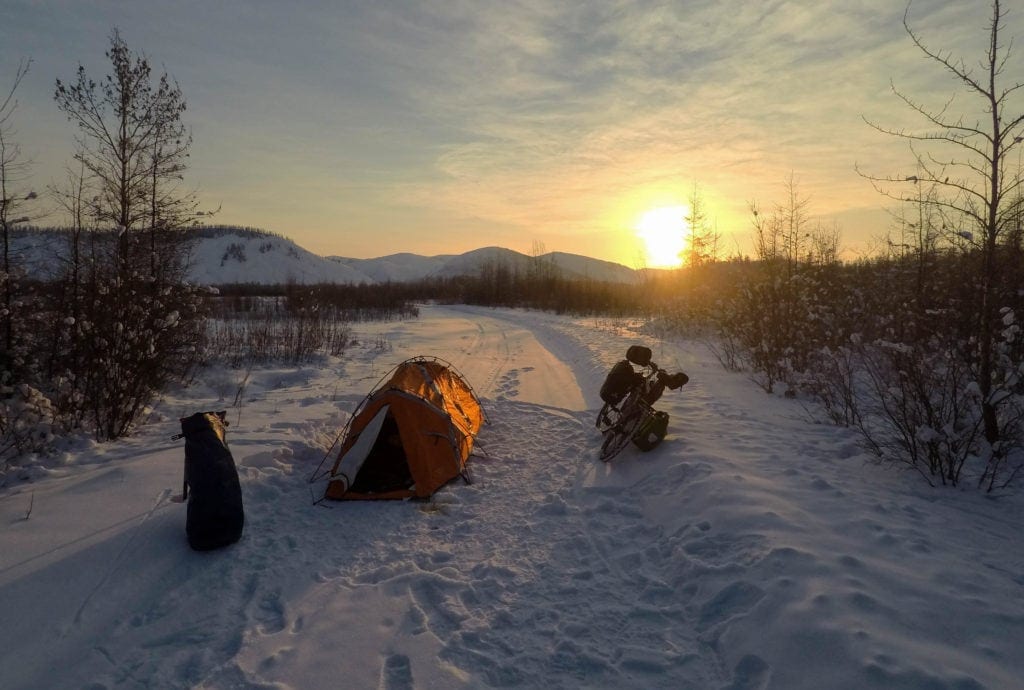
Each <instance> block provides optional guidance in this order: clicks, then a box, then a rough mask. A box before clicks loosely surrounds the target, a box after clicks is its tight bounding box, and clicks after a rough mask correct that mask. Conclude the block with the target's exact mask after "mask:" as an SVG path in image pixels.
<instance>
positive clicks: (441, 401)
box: [325, 357, 484, 500]
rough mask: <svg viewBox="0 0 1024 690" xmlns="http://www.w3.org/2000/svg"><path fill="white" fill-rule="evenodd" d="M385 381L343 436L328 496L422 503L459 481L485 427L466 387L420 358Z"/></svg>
mask: <svg viewBox="0 0 1024 690" xmlns="http://www.w3.org/2000/svg"><path fill="white" fill-rule="evenodd" d="M385 379H387V381H386V382H385V383H382V384H379V385H378V386H377V388H376V389H375V390H374V391H373V392H371V393H370V394H369V395H368V396H367V397H366V398H365V399H364V400H363V402H361V403H360V404H359V407H357V408H356V411H355V412H354V413H353V414H352V417H351V418H350V419H349V421H348V424H347V425H346V427H345V429H344V430H342V435H343V436H344V441H343V442H342V444H341V450H340V451H339V452H338V456H337V459H336V460H335V462H334V466H333V467H332V468H331V472H330V475H329V481H328V484H327V491H326V493H325V497H326V498H331V499H336V500H359V499H381V498H411V497H414V496H415V497H418V498H426V497H428V496H430V495H432V494H433V493H434V492H435V491H437V490H438V489H439V488H441V487H442V486H444V485H445V484H447V483H448V482H449V481H451V480H452V479H454V478H455V477H458V476H460V475H463V476H464V473H465V470H466V463H467V461H468V460H469V454H470V453H471V452H472V451H473V441H474V439H475V438H476V435H477V433H478V432H479V431H480V427H481V426H482V424H483V422H484V413H483V408H482V407H481V406H480V401H479V400H477V397H476V395H475V394H474V393H473V389H472V388H470V386H469V384H468V383H466V381H465V380H464V379H463V378H462V376H461V375H460V374H459V373H458V372H457V371H456V370H455V368H454V367H453V366H452V365H451V364H449V363H448V362H445V361H442V360H440V359H437V358H425V357H416V358H413V359H409V360H406V361H405V362H402V363H401V364H399V365H398V366H397V367H395V368H394V369H393V370H392V371H391V373H390V375H389V376H385ZM383 380H384V379H382V381H383Z"/></svg>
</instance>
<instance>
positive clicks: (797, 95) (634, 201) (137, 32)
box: [0, 0, 1024, 267]
mask: <svg viewBox="0 0 1024 690" xmlns="http://www.w3.org/2000/svg"><path fill="white" fill-rule="evenodd" d="M987 8H988V3H984V2H968V3H965V2H958V1H954V0H915V2H914V3H913V4H912V5H910V7H909V15H908V21H909V23H910V25H911V26H913V27H914V29H915V31H918V32H919V33H920V36H921V37H922V39H923V40H924V41H925V42H927V43H928V44H929V45H932V46H934V47H935V48H936V49H940V50H941V51H942V52H943V53H945V52H949V53H951V54H952V55H954V56H956V57H961V56H962V57H963V58H964V59H965V61H966V62H967V63H968V64H974V63H976V62H977V60H978V59H979V58H980V57H981V56H983V54H984V50H985V48H986V40H987V33H986V22H987V19H988V16H989V15H988V11H987ZM905 9H906V5H905V4H904V3H896V4H894V3H892V2H889V1H888V0H867V1H866V2H860V3H844V2H839V1H838V0H827V1H826V2H820V3H775V2H773V3H748V2H739V0H730V1H727V2H695V3H692V2H687V3H683V2H658V1H655V2H626V3H561V2H554V1H553V0H529V1H528V2H524V3H515V4H505V3H495V4H491V3H411V4H410V3H399V2H394V1H392V0H383V1H381V2H374V3H353V2H328V1H326V0H325V1H319V0H317V1H314V0H298V1H297V2H295V3H276V2H269V1H266V2H256V3H252V2H240V1H238V0H229V1H228V2H223V3H210V4H203V3H156V2H150V1H142V2H128V1H127V0H114V1H112V2H107V3H94V2H81V3H65V2H56V1H54V0H42V1H39V2H35V1H29V0H12V1H11V2H5V9H4V22H3V24H2V25H0V41H2V43H3V46H4V50H3V54H2V60H0V91H3V93H6V91H7V89H8V88H9V87H10V85H11V82H12V80H13V77H14V74H15V70H16V69H17V66H18V64H19V61H20V60H28V59H30V60H31V61H32V64H31V68H30V70H29V73H28V75H27V76H26V78H25V79H24V81H23V82H22V84H21V86H20V87H19V90H18V93H17V99H18V108H17V110H16V111H15V112H14V114H13V117H12V119H11V126H12V127H13V132H14V134H15V136H14V139H15V142H14V143H17V144H18V145H19V146H20V149H21V151H22V152H23V155H24V157H25V158H26V159H28V160H30V161H31V167H30V171H29V176H30V178H31V186H32V188H33V189H34V190H36V191H38V192H39V193H40V195H41V197H43V196H45V194H44V192H46V190H47V189H48V188H51V187H54V186H58V187H59V186H60V185H61V184H62V183H63V182H64V181H65V180H66V175H67V173H66V168H67V167H68V166H69V165H70V164H71V162H72V156H73V154H74V147H75V137H76V132H75V131H74V129H73V127H72V125H71V124H70V123H69V122H67V121H66V119H65V118H64V117H63V116H62V114H61V113H60V112H59V111H58V109H57V107H56V106H55V104H54V99H53V93H54V84H55V81H56V80H57V79H61V80H65V81H67V80H69V79H71V78H73V77H74V75H75V72H76V70H77V69H78V67H79V65H80V64H81V65H82V66H84V67H85V69H86V71H87V72H88V74H89V75H90V77H92V78H93V79H96V80H97V81H98V80H99V79H100V78H102V77H103V76H105V75H106V74H107V73H108V71H109V62H107V61H106V59H105V57H104V52H105V51H106V50H107V49H108V48H109V37H110V35H111V32H112V31H113V29H114V28H115V27H116V28H117V30H118V31H119V32H120V34H121V36H122V37H123V38H124V40H125V41H126V42H127V44H128V46H129V47H130V48H132V49H133V50H135V51H138V52H140V53H143V54H145V56H146V57H147V58H149V60H150V62H151V64H152V66H153V71H154V75H155V76H156V77H159V75H160V74H162V73H163V72H165V71H166V73H167V74H168V75H169V76H170V77H171V78H172V79H174V80H175V81H176V82H177V83H178V84H179V85H180V88H181V90H182V92H183V94H184V97H185V100H186V102H187V104H188V108H187V110H186V112H185V113H184V116H183V121H184V123H185V124H186V125H187V126H188V127H190V128H191V133H192V138H193V143H192V149H191V155H190V158H189V161H188V166H189V167H188V169H187V170H186V172H185V178H184V183H183V184H184V185H185V186H186V187H187V188H189V189H195V190H197V193H198V196H199V200H200V202H201V205H202V207H203V208H204V209H218V208H219V209H220V211H219V213H217V214H216V215H215V216H214V217H213V219H212V222H215V223H221V224H229V225H240V226H247V227H256V228H261V229H265V230H269V231H272V232H276V233H279V234H282V235H285V236H287V237H289V238H291V239H293V240H294V241H295V242H297V243H298V244H299V245H301V246H302V247H304V248H306V249H309V250H310V251H313V252H316V253H318V254H321V255H324V256H346V257H353V258H370V257H378V256H384V255H388V254H393V253H399V252H412V253H416V254H422V255H426V256H434V255H440V254H454V253H461V252H466V251H469V250H472V249H476V248H479V247H484V246H501V247H506V248H509V249H513V250H516V251H519V252H524V253H528V252H529V251H530V247H531V246H533V245H535V244H537V243H540V244H542V245H543V246H545V247H546V248H547V249H548V250H549V251H561V252H570V253H576V254H582V255H586V256H591V257H594V258H599V259H605V260H609V261H615V262H618V263H622V264H624V265H627V266H632V267H637V266H639V265H647V266H651V267H654V266H658V267H670V266H677V265H679V263H680V253H681V252H682V251H683V250H684V248H685V241H686V233H687V228H686V225H685V222H678V216H679V213H680V212H681V213H683V216H685V211H686V208H687V206H686V204H687V203H688V200H689V194H690V193H691V191H692V190H693V189H694V188H695V185H697V186H699V188H700V190H701V198H702V202H703V205H704V209H705V211H706V215H707V220H708V222H709V223H710V224H712V225H713V226H714V227H715V228H716V229H717V231H718V232H719V233H720V234H721V252H722V254H723V256H735V255H737V254H748V255H749V254H750V253H752V251H753V249H752V247H753V244H752V233H753V231H752V225H751V215H750V207H751V204H752V203H757V204H758V205H759V206H760V207H761V208H771V207H772V206H773V205H774V204H776V203H779V202H781V201H783V199H784V198H785V194H786V191H785V185H786V181H787V180H788V179H790V177H792V179H794V180H795V181H796V183H797V185H798V189H799V193H800V194H801V195H802V196H803V197H806V198H807V200H808V207H807V208H808V213H809V214H810V217H811V219H813V221H814V222H821V223H822V224H823V225H826V226H829V227H831V226H833V225H834V226H837V227H838V228H840V231H841V244H842V247H843V250H844V252H845V253H846V255H847V256H856V255H860V254H863V253H865V252H868V251H870V250H871V248H872V247H873V246H877V244H878V241H879V238H881V237H882V236H883V235H884V233H885V232H886V231H887V229H889V228H890V227H891V226H892V223H893V219H892V212H893V210H894V209H893V206H894V202H893V200H892V199H889V198H886V197H885V196H883V195H881V194H879V193H878V191H876V189H874V188H873V186H872V185H871V184H870V182H869V181H868V180H867V179H865V177H864V176H862V175H861V174H858V169H859V170H861V171H864V172H865V173H867V174H878V175H886V176H888V175H892V176H896V177H898V178H900V179H902V177H903V176H906V175H911V174H913V168H914V160H913V156H912V154H911V153H910V151H909V150H908V147H907V146H906V142H904V141H900V140H899V139H897V138H894V137H891V136H886V135H884V134H882V133H880V132H879V131H878V130H876V129H873V128H872V127H870V126H869V125H868V124H867V123H866V122H865V119H867V120H870V121H872V122H881V123H884V124H885V125H887V126H891V127H893V128H894V129H899V128H912V127H918V128H920V127H925V126H927V123H922V122H921V121H920V119H919V117H917V118H916V119H915V117H916V114H915V113H914V112H912V111H911V110H910V109H909V108H908V107H907V104H906V103H903V102H902V101H900V100H899V99H898V98H897V97H896V96H895V95H894V94H893V93H892V90H891V86H890V82H891V83H892V84H895V85H897V86H898V87H899V88H900V90H901V91H902V92H904V93H907V94H910V95H911V96H913V97H914V98H916V99H919V101H920V102H922V103H924V104H927V105H928V106H941V105H942V104H944V103H946V102H947V101H948V100H949V99H950V97H951V96H952V95H953V94H954V93H956V91H957V84H955V83H953V82H951V81H950V80H949V78H948V76H947V75H945V74H944V73H943V72H942V71H941V70H940V69H936V68H935V66H934V65H932V64H928V63H927V61H923V60H921V54H920V51H919V50H918V49H917V48H916V47H915V46H914V45H913V42H912V41H911V40H910V38H909V37H908V36H907V33H906V31H905V29H904V27H903V24H902V21H903V15H904V10H905ZM1006 15H1007V16H1006V19H1005V24H1004V32H1005V33H1004V36H1005V37H1006V40H1007V41H1008V40H1009V39H1010V37H1017V38H1018V42H1019V41H1021V40H1024V10H1022V9H1020V8H1018V7H1008V8H1006ZM1022 58H1024V50H1022V49H1018V50H1017V52H1016V53H1014V54H1013V59H1012V60H1011V62H1012V64H1011V65H1009V66H1008V69H1019V65H1020V64H1021V60H1022ZM955 104H956V105H957V106H961V107H973V103H971V102H970V101H969V100H968V99H967V98H964V99H963V101H962V102H961V101H960V100H957V101H955ZM967 112H968V115H969V117H974V113H973V112H972V111H970V110H968V111H967ZM58 208H59V204H57V203H55V202H53V201H45V200H42V201H41V202H40V209H42V210H43V211H45V215H44V216H43V218H42V220H41V221H40V222H41V223H42V224H60V223H61V222H63V219H62V218H61V215H60V212H59V211H58ZM670 209H671V210H670ZM663 215H664V216H665V217H662V216H663ZM669 216H671V217H669Z"/></svg>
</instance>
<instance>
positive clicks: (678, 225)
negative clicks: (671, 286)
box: [636, 206, 689, 268]
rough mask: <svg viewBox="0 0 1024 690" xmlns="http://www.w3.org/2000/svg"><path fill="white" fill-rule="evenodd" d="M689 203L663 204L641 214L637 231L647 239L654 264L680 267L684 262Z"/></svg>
mask: <svg viewBox="0 0 1024 690" xmlns="http://www.w3.org/2000/svg"><path fill="white" fill-rule="evenodd" d="M688 213H689V208H687V207H686V206H661V207H659V208H653V209H651V210H650V211H647V212H646V213H644V214H643V216H641V218H640V221H639V222H638V223H637V224H636V234H637V236H639V237H640V239H642V240H643V241H644V247H645V249H646V252H647V256H646V259H647V265H648V267H650V268H676V267H678V266H679V265H680V264H681V263H682V256H681V255H682V253H683V247H684V246H686V237H687V235H688V234H689V229H688V228H687V226H686V216H687V214H688Z"/></svg>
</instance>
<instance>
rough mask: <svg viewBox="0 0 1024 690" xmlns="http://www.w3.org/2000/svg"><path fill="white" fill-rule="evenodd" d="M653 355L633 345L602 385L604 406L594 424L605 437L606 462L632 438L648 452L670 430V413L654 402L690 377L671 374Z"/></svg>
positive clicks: (603, 443) (647, 349)
mask: <svg viewBox="0 0 1024 690" xmlns="http://www.w3.org/2000/svg"><path fill="white" fill-rule="evenodd" d="M651 355H652V353H651V349H650V348H648V347H644V346H642V345H632V346H630V347H629V349H627V350H626V359H623V360H621V361H619V362H618V363H616V364H615V366H614V367H612V370H611V371H610V372H608V376H607V377H606V378H605V381H604V384H603V385H602V386H601V400H602V401H603V402H604V405H603V406H602V407H601V410H600V411H599V412H598V413H597V422H596V424H595V425H596V426H597V429H598V431H600V432H601V434H602V435H603V436H604V439H603V440H602V441H601V454H600V458H601V459H602V460H604V461H605V462H608V461H609V460H611V459H612V458H614V457H615V456H616V455H618V454H619V453H620V452H622V449H623V448H625V447H626V446H627V445H628V444H629V442H630V441H632V442H633V444H634V445H635V446H637V447H638V448H639V449H640V450H642V451H645V452H646V451H649V450H651V449H652V448H654V447H655V446H657V445H658V444H659V443H661V442H662V440H664V438H665V435H666V434H667V433H668V419H669V418H668V413H666V412H660V411H658V410H655V409H654V408H653V407H652V405H653V404H654V403H655V402H656V401H657V400H658V398H660V397H661V395H662V393H664V392H665V389H666V388H668V389H670V390H677V389H679V388H682V387H683V386H684V385H686V382H687V381H689V380H690V377H688V376H687V375H686V374H684V373H683V372H681V371H680V372H677V373H675V374H670V373H668V372H667V371H665V370H664V369H662V368H661V367H659V366H658V365H657V364H655V363H654V362H653V361H651ZM634 367H639V368H640V370H639V371H637V370H636V368H634Z"/></svg>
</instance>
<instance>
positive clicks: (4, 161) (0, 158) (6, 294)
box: [0, 60, 36, 357]
mask: <svg viewBox="0 0 1024 690" xmlns="http://www.w3.org/2000/svg"><path fill="white" fill-rule="evenodd" d="M31 64H32V61H31V60H22V61H21V62H20V63H19V64H18V68H17V70H15V73H14V82H13V84H12V85H11V88H10V90H9V91H8V92H7V96H6V97H5V98H4V99H3V101H2V102H0V231H2V233H3V264H2V266H0V270H2V272H3V274H2V275H0V284H2V288H3V309H2V314H0V323H2V324H3V344H4V353H5V357H6V356H10V354H11V352H12V348H13V346H14V337H15V332H14V328H15V315H14V302H15V293H16V289H17V288H16V285H15V282H16V281H15V277H14V270H13V269H14V266H12V264H11V239H12V238H11V232H12V229H13V226H14V225H15V224H16V223H20V222H26V221H28V220H29V218H28V216H25V215H23V214H24V204H25V203H26V202H28V201H31V200H32V199H35V198H36V194H35V192H31V191H25V190H24V189H23V188H21V185H23V184H24V183H25V182H26V180H27V179H28V173H29V162H28V161H27V160H25V159H24V158H23V157H22V154H21V147H19V146H18V144H17V143H16V142H15V141H14V140H13V135H14V131H13V129H12V127H11V118H12V116H13V115H14V111H15V110H16V109H17V107H18V101H17V99H16V98H15V94H16V92H17V90H18V86H19V84H21V81H22V79H24V78H25V75H26V74H28V70H29V67H30V66H31Z"/></svg>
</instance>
